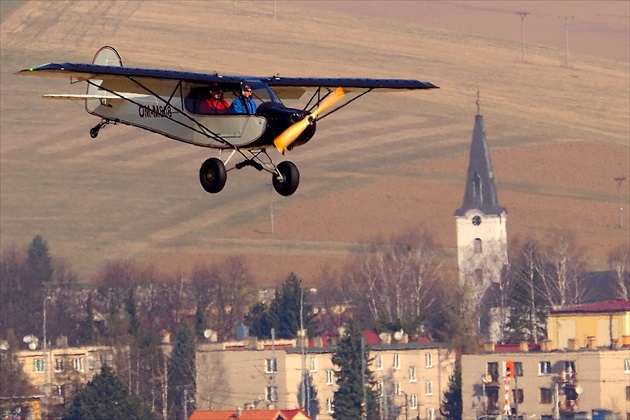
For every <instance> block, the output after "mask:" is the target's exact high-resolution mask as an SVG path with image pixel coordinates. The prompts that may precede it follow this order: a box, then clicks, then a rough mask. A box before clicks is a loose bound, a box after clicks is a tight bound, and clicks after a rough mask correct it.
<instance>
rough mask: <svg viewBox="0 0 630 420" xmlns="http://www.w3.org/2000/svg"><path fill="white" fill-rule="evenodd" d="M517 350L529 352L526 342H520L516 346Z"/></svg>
mask: <svg viewBox="0 0 630 420" xmlns="http://www.w3.org/2000/svg"><path fill="white" fill-rule="evenodd" d="M518 349H519V350H520V351H529V343H528V342H527V341H521V342H520V343H519V344H518Z"/></svg>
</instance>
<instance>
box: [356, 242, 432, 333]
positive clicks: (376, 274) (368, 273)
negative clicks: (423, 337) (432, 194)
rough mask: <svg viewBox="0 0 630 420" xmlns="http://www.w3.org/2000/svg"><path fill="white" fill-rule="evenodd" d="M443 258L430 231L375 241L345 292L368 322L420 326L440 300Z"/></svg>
mask: <svg viewBox="0 0 630 420" xmlns="http://www.w3.org/2000/svg"><path fill="white" fill-rule="evenodd" d="M441 270H442V262H441V258H440V256H439V253H438V250H437V247H436V246H435V245H434V243H433V239H432V237H431V236H430V235H429V234H428V233H420V234H419V233H416V232H409V233H404V234H400V235H398V236H395V237H393V238H391V239H390V240H389V241H383V240H381V239H376V240H374V241H373V242H372V243H370V244H369V245H368V246H367V247H366V249H365V250H364V252H363V253H362V254H361V255H360V256H359V257H358V258H357V259H356V260H355V261H354V264H353V265H352V266H351V267H350V268H349V273H348V276H347V277H348V280H349V281H348V282H347V287H346V292H347V293H348V294H349V295H350V296H351V297H352V300H353V301H355V302H356V303H357V305H358V308H357V310H358V314H359V317H360V318H362V319H364V320H365V322H366V324H367V325H380V326H381V327H385V328H386V327H387V326H388V325H392V326H393V325H401V326H403V327H404V329H406V330H407V331H408V332H410V333H413V332H417V331H416V330H419V328H420V324H422V322H423V321H424V317H425V314H426V313H428V312H429V311H430V310H431V307H432V305H434V303H435V299H434V296H435V291H436V290H435V289H436V286H437V284H438V283H439V280H440V279H441Z"/></svg>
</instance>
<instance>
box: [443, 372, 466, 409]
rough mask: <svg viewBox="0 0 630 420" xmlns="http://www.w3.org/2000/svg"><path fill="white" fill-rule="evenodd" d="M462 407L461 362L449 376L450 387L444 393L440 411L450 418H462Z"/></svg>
mask: <svg viewBox="0 0 630 420" xmlns="http://www.w3.org/2000/svg"><path fill="white" fill-rule="evenodd" d="M462 408H463V405H462V369H461V366H460V365H459V363H456V364H455V369H454V370H453V373H452V375H451V376H450V377H449V378H448V389H447V390H446V392H445V393H444V400H443V401H442V407H441V408H440V413H441V414H442V415H443V416H444V417H446V418H447V419H449V420H461V419H462Z"/></svg>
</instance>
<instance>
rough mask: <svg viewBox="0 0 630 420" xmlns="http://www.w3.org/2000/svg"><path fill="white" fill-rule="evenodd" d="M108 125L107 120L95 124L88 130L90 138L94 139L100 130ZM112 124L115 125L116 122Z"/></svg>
mask: <svg viewBox="0 0 630 420" xmlns="http://www.w3.org/2000/svg"><path fill="white" fill-rule="evenodd" d="M109 123H110V122H109V120H103V121H101V122H100V123H98V124H96V125H95V126H94V127H92V128H90V137H92V138H93V139H95V138H96V136H98V133H99V131H101V128H103V127H105V126H106V125H107V124H109ZM114 124H116V122H114Z"/></svg>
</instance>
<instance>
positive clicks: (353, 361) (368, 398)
mask: <svg viewBox="0 0 630 420" xmlns="http://www.w3.org/2000/svg"><path fill="white" fill-rule="evenodd" d="M362 338H363V335H362V334H361V330H360V329H359V325H358V324H357V323H356V322H355V321H350V322H349V323H348V327H347V329H346V331H345V332H344V335H343V336H342V337H341V339H340V340H339V343H338V344H337V349H336V350H335V353H334V354H333V357H332V362H333V364H335V365H336V366H337V367H338V370H335V377H336V378H337V387H338V388H337V391H335V395H334V405H335V412H334V414H333V418H334V419H339V420H343V419H360V418H367V419H377V418H378V409H377V404H376V393H375V391H374V384H375V381H374V378H373V374H372V372H371V371H370V369H369V362H370V361H369V348H368V347H367V346H365V349H364V351H361V350H362V347H364V346H362ZM364 384H365V385H364ZM364 395H365V405H364Z"/></svg>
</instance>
